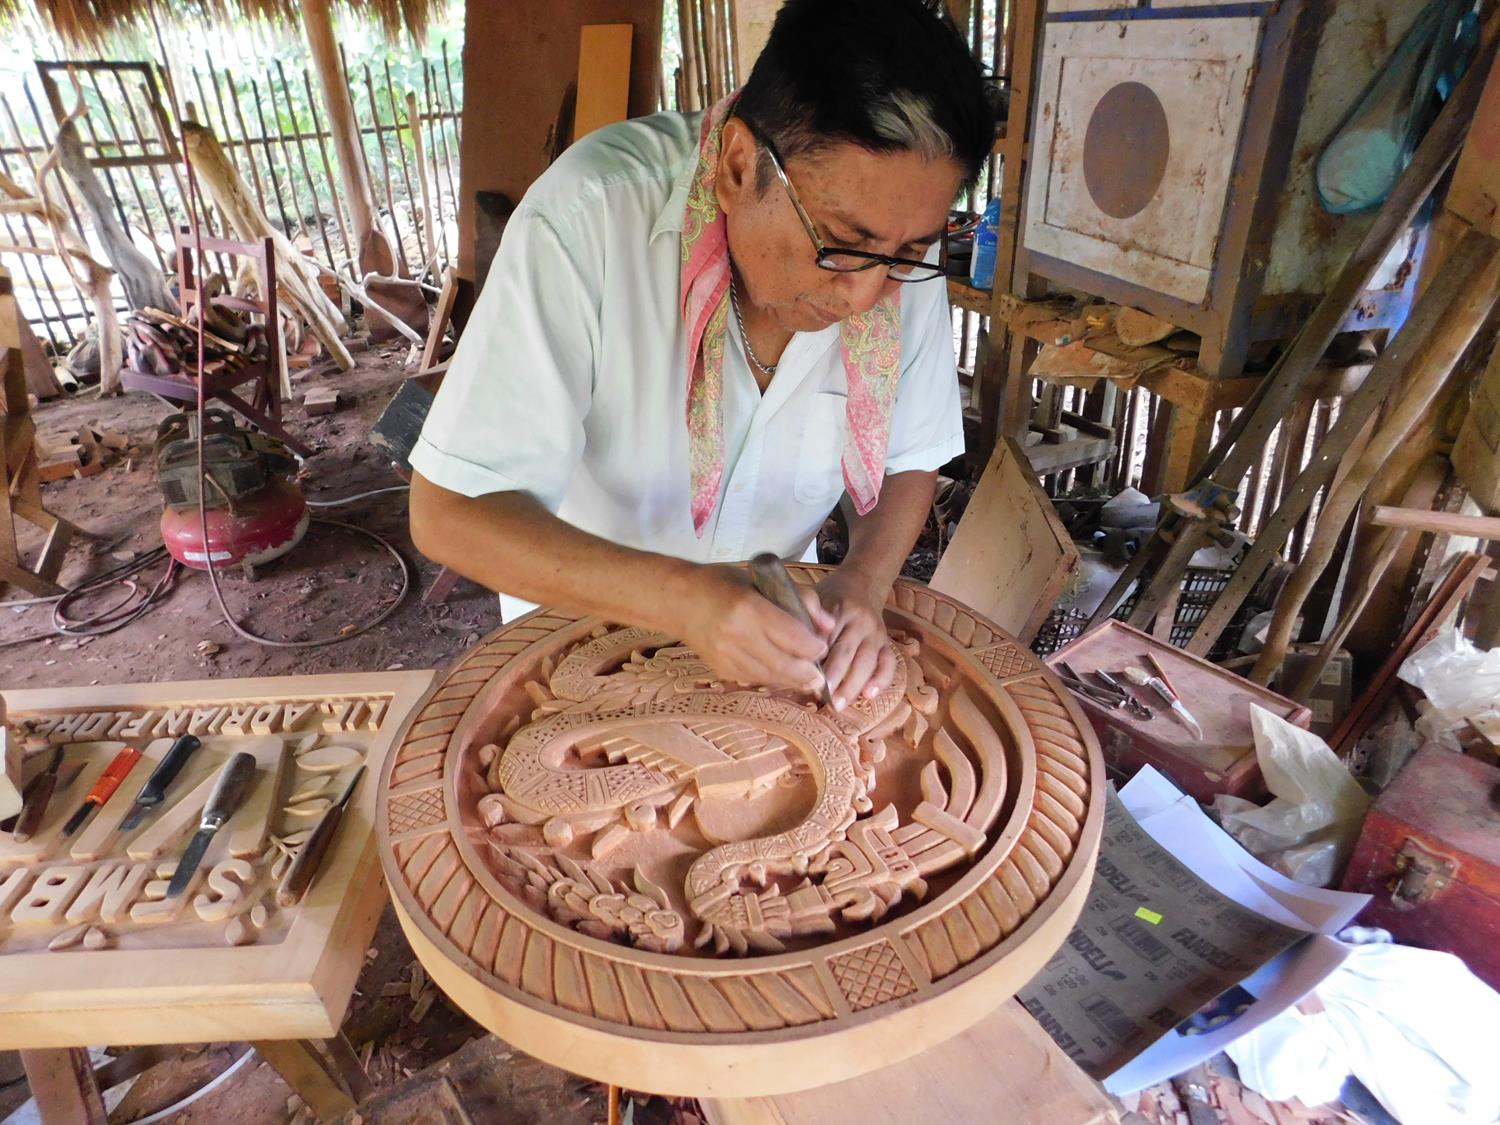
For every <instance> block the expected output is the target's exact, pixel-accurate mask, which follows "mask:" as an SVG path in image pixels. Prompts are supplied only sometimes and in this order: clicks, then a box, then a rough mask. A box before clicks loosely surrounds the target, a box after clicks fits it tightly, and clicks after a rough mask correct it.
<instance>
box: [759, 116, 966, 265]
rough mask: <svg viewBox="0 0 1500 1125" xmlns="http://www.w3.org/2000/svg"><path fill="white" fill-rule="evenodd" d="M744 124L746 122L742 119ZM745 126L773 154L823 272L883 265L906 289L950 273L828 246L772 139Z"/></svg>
mask: <svg viewBox="0 0 1500 1125" xmlns="http://www.w3.org/2000/svg"><path fill="white" fill-rule="evenodd" d="M741 120H744V119H743V118H741ZM745 126H746V127H747V128H748V129H749V130H750V134H751V135H752V136H753V137H754V138H755V139H756V140H757V141H759V142H760V143H761V144H762V145H764V146H765V148H766V152H768V153H769V154H770V156H771V167H773V168H775V169H776V177H777V178H778V179H779V180H780V181H781V186H782V187H784V188H786V195H787V198H788V199H790V200H791V201H792V207H793V208H794V209H795V210H796V212H797V218H799V219H801V220H802V227H803V229H804V230H806V231H807V237H808V238H810V239H811V240H812V244H813V249H814V250H816V251H817V252H818V253H817V262H818V268H819V269H824V270H828V271H830V272H832V273H860V272H861V271H863V270H869V269H874V268H875V267H876V266H882V265H883V266H885V267H886V269H887V270H888V271H889V273H888V274H887V276H889V277H890V279H891V280H892V281H899V282H901V283H902V284H903V285H904V284H907V283H909V282H913V281H932V280H933V279H934V278H939V277H942V276H943V274H944V273H945V272H946V271H945V270H944V268H943V267H942V266H941V265H938V264H934V263H932V262H922V261H918V260H917V259H915V258H894V257H892V256H891V255H889V254H874V253H871V252H870V251H868V250H846V249H844V248H843V247H830V246H828V245H827V244H826V243H825V242H824V241H823V239H822V238H821V237H820V236H819V235H818V228H817V227H816V226H814V225H813V221H812V218H811V217H810V216H809V215H808V213H807V209H806V208H805V207H803V206H802V200H801V199H799V198H797V189H796V188H794V187H792V181H791V180H790V179H789V178H788V177H787V174H786V167H785V166H784V165H783V164H782V162H781V154H780V153H779V152H777V151H776V146H775V145H774V144H773V143H772V142H771V138H769V137H767V136H766V135H765V134H764V133H762V132H761V131H760V130H759V129H758V128H756V127H755V126H754V125H752V124H751V123H750V122H748V121H745Z"/></svg>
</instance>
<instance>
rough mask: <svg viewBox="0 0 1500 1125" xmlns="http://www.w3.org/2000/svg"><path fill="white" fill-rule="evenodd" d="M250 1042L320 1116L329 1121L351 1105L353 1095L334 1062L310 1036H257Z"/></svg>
mask: <svg viewBox="0 0 1500 1125" xmlns="http://www.w3.org/2000/svg"><path fill="white" fill-rule="evenodd" d="M251 1045H252V1046H253V1047H254V1048H255V1050H256V1052H257V1053H258V1054H259V1055H260V1057H261V1058H263V1059H265V1060H266V1062H268V1063H270V1064H271V1069H272V1070H274V1071H275V1072H276V1073H277V1074H279V1075H281V1078H282V1081H284V1082H285V1083H286V1084H287V1085H288V1086H290V1087H291V1088H292V1089H293V1090H294V1091H295V1092H296V1093H297V1096H298V1097H300V1098H301V1099H302V1100H303V1101H304V1102H306V1103H307V1106H308V1108H309V1109H311V1110H312V1111H313V1113H315V1114H316V1115H317V1116H318V1119H319V1120H321V1121H332V1120H334V1119H335V1118H339V1117H342V1116H344V1114H346V1113H348V1112H349V1111H350V1110H351V1109H353V1108H354V1098H353V1097H351V1096H350V1094H349V1091H348V1090H346V1089H345V1088H344V1086H343V1083H342V1082H341V1081H340V1080H339V1078H338V1077H337V1076H336V1072H335V1069H334V1067H333V1064H332V1063H331V1062H329V1061H327V1060H325V1059H324V1058H323V1057H322V1055H321V1054H319V1053H318V1050H317V1048H316V1047H315V1046H314V1045H313V1044H312V1042H310V1041H309V1040H306V1039H269V1040H256V1041H255V1042H254V1043H253V1044H251Z"/></svg>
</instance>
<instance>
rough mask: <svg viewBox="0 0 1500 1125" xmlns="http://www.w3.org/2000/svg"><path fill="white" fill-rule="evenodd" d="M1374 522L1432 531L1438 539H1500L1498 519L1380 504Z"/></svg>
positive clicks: (1381, 524)
mask: <svg viewBox="0 0 1500 1125" xmlns="http://www.w3.org/2000/svg"><path fill="white" fill-rule="evenodd" d="M1370 522H1371V523H1373V524H1375V525H1376V526H1377V527H1401V528H1406V529H1408V530H1411V531H1431V532H1434V533H1436V534H1438V535H1464V536H1468V537H1470V538H1473V539H1500V517H1496V516H1465V515H1459V514H1458V513H1456V512H1429V511H1425V510H1417V509H1415V508H1398V507H1394V506H1392V505H1387V504H1380V505H1377V506H1376V508H1375V510H1374V512H1372V513H1371V515H1370Z"/></svg>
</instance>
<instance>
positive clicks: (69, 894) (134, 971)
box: [0, 672, 432, 1125]
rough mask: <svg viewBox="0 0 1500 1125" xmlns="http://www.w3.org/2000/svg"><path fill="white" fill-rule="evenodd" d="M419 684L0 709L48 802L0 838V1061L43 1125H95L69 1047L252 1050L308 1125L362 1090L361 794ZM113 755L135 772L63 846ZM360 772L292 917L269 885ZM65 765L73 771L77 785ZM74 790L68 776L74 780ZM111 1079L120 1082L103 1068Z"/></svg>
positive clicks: (387, 678) (159, 691)
mask: <svg viewBox="0 0 1500 1125" xmlns="http://www.w3.org/2000/svg"><path fill="white" fill-rule="evenodd" d="M431 680H432V673H430V672H384V673H369V674H360V675H359V676H357V677H356V676H299V677H282V678H275V679H247V680H232V679H226V680H213V681H198V682H188V683H179V684H129V685H122V686H116V687H77V688H54V689H42V690H34V691H7V692H6V693H5V701H6V703H7V705H8V709H9V722H10V724H11V727H12V730H13V731H15V732H16V733H17V734H18V735H20V736H21V737H24V738H26V739H28V741H29V742H30V744H31V746H32V747H33V749H34V750H36V751H38V752H35V753H32V754H31V755H30V757H29V759H28V764H29V766H30V769H28V771H27V772H28V774H35V773H36V772H37V770H38V769H39V768H40V767H41V766H42V763H43V761H44V760H48V759H50V758H51V757H52V754H51V751H50V750H49V749H48V747H49V746H51V747H58V746H60V747H61V748H62V750H63V765H62V768H61V770H60V771H59V790H58V792H57V793H56V794H55V796H54V797H53V798H52V800H51V801H50V802H49V803H48V806H47V809H46V812H45V814H44V819H43V820H42V822H41V824H40V826H39V828H38V830H37V832H36V833H35V835H33V836H32V837H31V838H30V839H29V840H26V841H25V842H17V841H16V840H15V839H14V837H13V836H12V835H11V834H10V833H6V834H4V835H3V836H0V979H3V980H5V981H6V987H5V989H4V990H3V991H0V1048H4V1049H19V1050H20V1051H21V1055H22V1059H23V1062H24V1064H25V1066H26V1072H27V1076H28V1078H29V1079H30V1081H31V1084H32V1092H33V1095H34V1096H35V1098H36V1101H37V1105H38V1108H39V1110H40V1113H41V1117H42V1121H43V1122H44V1123H45V1125H54V1123H56V1125H80V1123H84V1122H88V1123H94V1122H99V1123H102V1122H104V1121H105V1115H104V1107H103V1102H102V1099H101V1097H100V1093H99V1087H98V1083H97V1081H96V1079H95V1075H94V1071H93V1069H92V1066H91V1064H90V1062H89V1057H88V1052H87V1050H86V1048H88V1047H90V1046H101V1045H104V1044H108V1043H120V1042H121V1041H122V1040H123V1041H125V1042H128V1043H129V1044H130V1045H132V1046H135V1047H142V1046H148V1045H152V1044H183V1043H202V1042H242V1041H243V1042H248V1043H250V1044H252V1045H253V1046H254V1047H255V1049H256V1050H257V1051H258V1052H259V1053H260V1055H261V1056H262V1057H263V1058H264V1059H265V1060H266V1061H267V1062H268V1063H270V1064H271V1066H272V1067H273V1068H274V1069H275V1070H276V1071H277V1072H278V1073H279V1074H280V1075H281V1076H282V1077H283V1078H284V1079H285V1080H286V1081H287V1083H288V1084H289V1085H290V1086H291V1087H292V1088H293V1090H295V1091H296V1092H297V1093H298V1094H299V1095H300V1096H301V1097H302V1099H303V1100H304V1102H305V1103H306V1104H307V1105H308V1106H309V1107H310V1108H311V1109H312V1110H313V1112H314V1113H316V1114H317V1115H318V1116H319V1117H322V1118H331V1117H335V1116H337V1115H339V1114H342V1113H344V1112H346V1111H347V1110H349V1109H352V1108H353V1106H354V1104H355V1102H356V1101H357V1100H358V1099H359V1098H360V1096H362V1095H363V1094H364V1093H365V1092H366V1090H367V1089H368V1083H367V1081H366V1079H365V1077H364V1074H363V1072H362V1070H361V1068H360V1066H359V1063H358V1060H357V1059H356V1057H355V1055H354V1053H353V1051H352V1050H351V1049H350V1047H349V1044H348V1043H347V1041H346V1040H344V1038H343V1037H342V1036H341V1035H340V1033H339V1027H340V1024H341V1023H342V1022H343V1019H344V1014H345V1011H346V1010H347V1008H348V1006H349V1001H350V997H351V996H352V993H353V990H354V984H355V980H356V978H357V977H358V975H359V972H360V970H361V968H362V967H363V966H364V964H365V950H366V948H367V947H368V946H369V943H370V939H371V937H372V936H373V934H374V932H375V926H376V923H377V921H378V919H379V917H380V913H381V911H382V910H383V909H384V906H385V901H386V896H385V890H384V887H383V885H382V882H381V877H380V868H379V861H378V859H377V856H376V851H375V844H374V838H375V833H374V816H375V790H376V784H375V777H378V775H379V773H380V771H381V769H382V767H383V765H384V762H385V759H386V755H387V754H388V752H389V750H390V748H391V744H392V742H393V740H394V737H395V733H396V731H397V730H398V728H400V727H401V725H402V723H403V721H404V719H405V717H406V716H407V715H408V714H409V713H410V712H411V710H412V709H413V708H414V707H415V706H416V704H417V703H418V701H419V700H420V699H421V697H422V695H423V693H424V692H425V691H426V690H427V688H428V686H429V685H430V683H431ZM183 734H193V735H196V736H198V737H199V738H200V739H201V740H202V747H201V748H200V749H199V750H198V751H196V752H195V753H194V754H193V755H192V757H191V758H190V759H189V760H188V762H187V764H186V765H185V766H184V767H183V771H182V773H181V774H180V775H179V776H178V777H177V778H176V780H175V781H174V782H173V783H172V784H171V786H170V788H169V789H168V790H167V793H166V799H165V801H164V802H163V804H162V805H161V806H160V807H158V808H157V809H155V810H153V812H152V813H151V814H150V815H149V816H148V817H147V818H146V819H144V820H143V821H142V822H141V823H140V824H139V825H138V826H137V827H135V828H134V829H133V830H131V831H130V832H123V831H120V830H119V826H120V824H121V822H122V821H123V820H124V818H125V817H126V815H127V814H128V813H129V812H130V810H131V808H132V805H133V803H134V801H135V797H136V795H137V793H138V792H139V791H140V789H141V787H142V785H143V783H144V781H145V779H146V777H147V776H149V775H150V774H151V772H152V771H153V770H154V769H155V767H156V765H157V764H158V763H159V762H160V760H161V757H162V755H163V754H165V753H166V751H167V750H168V749H169V748H170V747H171V745H172V743H173V741H174V740H175V739H176V738H177V737H179V736H181V735H183ZM126 746H131V747H135V748H138V749H140V750H141V751H142V755H141V757H140V759H139V760H138V761H137V762H136V763H135V765H134V766H133V768H132V769H131V770H130V772H129V774H128V775H126V777H125V779H124V781H123V783H121V784H120V785H119V787H118V789H116V790H115V791H114V793H113V795H112V796H110V797H109V798H108V799H107V800H106V801H104V803H103V804H102V805H101V806H100V807H99V808H97V809H96V810H95V811H94V812H93V813H92V815H90V816H89V817H88V818H87V819H86V820H85V821H84V822H83V824H82V826H81V827H80V828H79V829H78V831H77V832H75V833H74V834H73V835H71V836H65V835H64V831H63V826H64V823H65V822H66V821H67V820H68V818H69V816H70V815H71V814H73V813H74V811H75V810H76V809H78V808H79V806H80V805H81V804H82V803H83V802H84V797H85V794H87V793H88V792H89V791H90V789H91V787H92V786H93V785H94V784H95V782H96V780H97V779H98V777H99V775H100V774H101V773H103V772H104V770H105V769H106V767H107V766H108V765H109V763H110V762H111V760H112V759H113V758H114V757H115V756H116V754H117V753H118V752H119V751H120V750H121V749H123V748H125V747H126ZM238 751H247V752H249V753H251V754H253V755H254V757H255V761H256V772H255V775H254V778H253V781H252V784H251V786H250V788H249V789H248V791H247V792H246V795H245V797H244V799H243V801H242V802H241V803H240V804H239V806H238V808H237V809H236V811H235V812H234V814H233V815H232V816H231V817H230V819H229V820H228V821H227V822H226V823H225V824H224V826H223V827H222V829H220V830H219V831H218V832H217V833H216V834H215V836H214V838H213V841H212V843H211V844H210V846H209V849H208V851H207V853H206V854H205V855H204V857H203V861H202V863H201V865H200V867H199V869H198V872H197V875H196V877H195V879H194V881H193V883H192V884H191V885H190V886H189V887H188V890H187V892H186V893H185V894H183V895H181V896H180V897H177V898H168V897H166V896H165V891H166V887H167V879H168V877H169V876H170V875H171V874H172V871H173V870H174V869H175V867H176V865H177V861H178V858H179V856H180V855H181V853H182V850H183V846H184V845H185V843H186V841H187V837H188V836H189V835H190V834H191V832H192V831H193V830H194V829H195V828H196V827H197V826H198V823H199V816H200V811H201V810H202V808H203V806H204V804H205V802H206V801H207V800H208V795H209V792H210V791H211V789H212V788H213V785H214V782H215V780H216V778H217V775H218V773H219V772H220V769H221V767H222V766H223V765H224V763H225V762H226V761H227V760H228V758H229V757H230V756H231V755H232V754H234V753H236V752H238ZM360 765H364V766H366V767H367V768H368V770H369V772H370V773H371V774H373V775H375V776H373V777H366V778H365V779H364V780H363V781H362V782H361V784H360V785H359V786H358V787H357V788H356V789H355V791H354V794H353V797H352V800H351V801H350V803H349V806H348V809H347V811H346V813H345V816H344V820H343V822H342V824H341V825H340V827H339V830H338V834H337V835H336V836H335V837H334V838H333V842H332V844H331V845H330V848H329V850H328V852H327V853H326V854H325V856H324V858H323V861H322V864H321V866H320V867H319V869H318V872H317V877H316V880H315V882H314V883H313V884H312V886H311V888H310V889H309V890H308V892H307V894H306V896H305V897H304V898H303V899H302V900H301V902H300V903H298V904H296V905H295V906H291V907H281V906H279V905H278V904H277V899H276V890H277V883H278V882H279V881H280V878H281V876H282V874H283V873H284V872H285V870H286V868H287V866H289V864H290V863H291V857H292V856H293V855H294V854H295V852H296V851H297V848H298V847H299V846H300V844H301V842H302V841H303V840H304V839H305V838H306V837H307V835H308V834H309V833H310V830H311V828H312V826H313V825H314V824H315V823H316V822H317V818H318V817H319V816H320V815H321V814H322V813H323V812H324V811H326V809H327V808H328V806H329V805H330V804H331V803H332V800H333V799H334V798H335V797H337V796H338V795H339V793H340V792H341V791H342V789H343V788H344V787H345V785H346V784H347V782H348V780H349V779H350V778H351V777H352V776H353V774H354V772H355V771H356V770H357V769H358V767H359V766H360ZM79 767H81V768H79ZM70 775H71V776H70ZM119 1069H120V1068H116V1070H117V1071H118V1070H119Z"/></svg>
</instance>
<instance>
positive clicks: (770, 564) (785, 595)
mask: <svg viewBox="0 0 1500 1125" xmlns="http://www.w3.org/2000/svg"><path fill="white" fill-rule="evenodd" d="M750 581H751V582H752V583H753V584H754V586H755V588H756V590H758V591H759V592H760V595H761V597H763V598H765V599H767V600H768V601H769V602H770V603H771V604H772V605H774V606H775V607H776V608H777V609H779V610H781V611H782V612H783V613H789V614H791V615H792V616H793V617H794V618H796V619H797V621H798V622H800V623H801V624H802V625H803V626H805V627H806V629H807V631H808V632H809V633H812V634H813V636H817V634H818V629H817V626H815V625H814V624H813V620H812V615H811V614H810V613H808V612H807V607H806V606H805V605H803V604H802V598H801V597H800V596H799V595H798V593H797V584H796V583H795V582H793V581H792V576H791V574H790V573H789V572H788V571H787V569H786V564H785V563H784V562H782V561H781V560H780V559H779V558H777V557H776V556H775V555H773V554H771V553H770V552H765V553H763V554H759V555H756V556H755V557H754V558H753V559H751V560H750ZM814 663H815V664H817V667H818V673H819V674H820V675H822V676H823V690H822V699H823V704H824V706H826V707H828V708H830V709H831V708H832V707H833V693H832V692H830V691H829V690H828V677H827V675H824V674H823V664H822V662H821V661H814Z"/></svg>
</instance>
